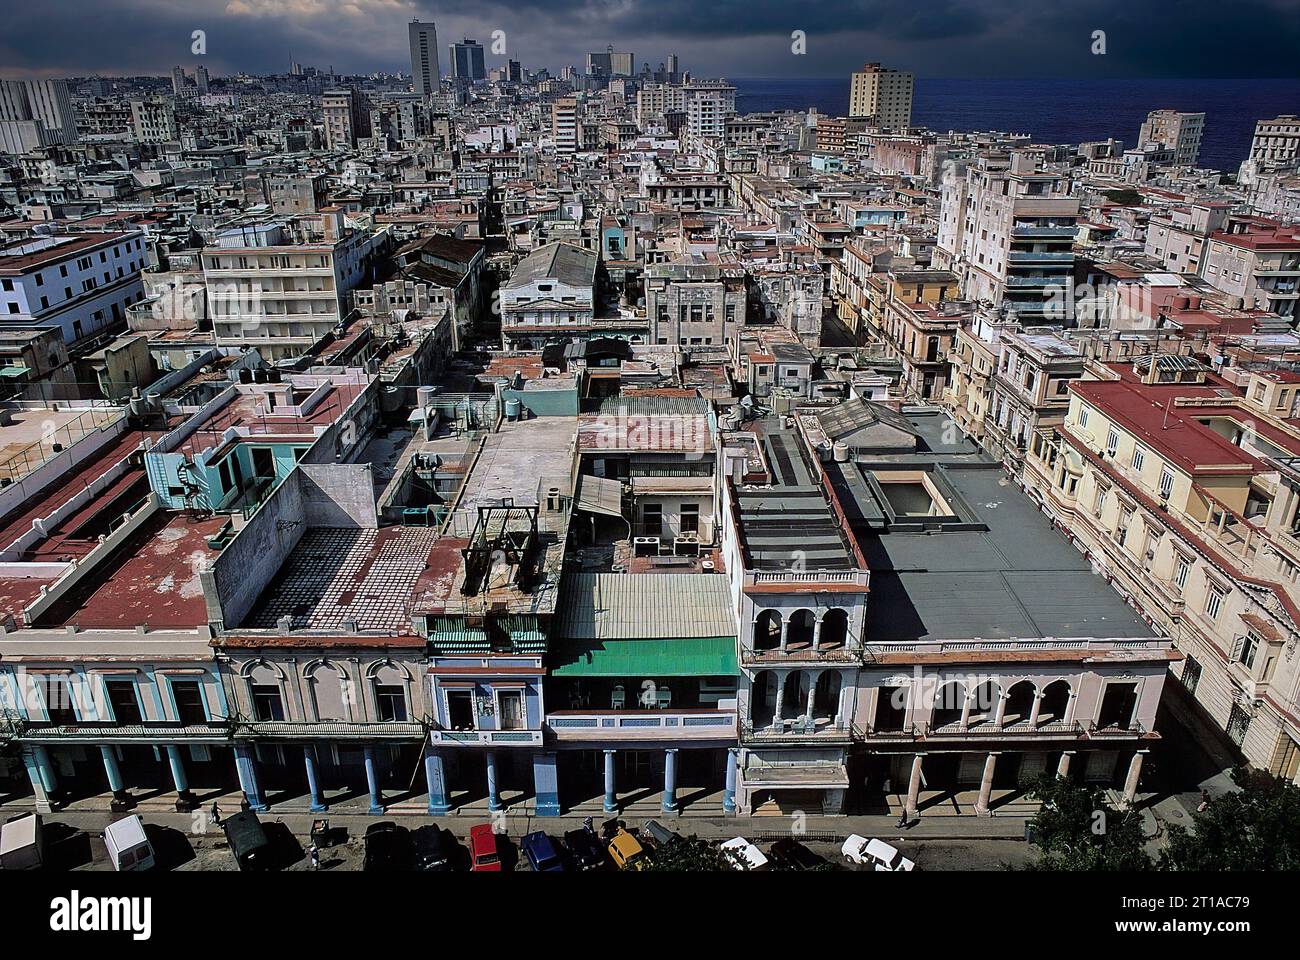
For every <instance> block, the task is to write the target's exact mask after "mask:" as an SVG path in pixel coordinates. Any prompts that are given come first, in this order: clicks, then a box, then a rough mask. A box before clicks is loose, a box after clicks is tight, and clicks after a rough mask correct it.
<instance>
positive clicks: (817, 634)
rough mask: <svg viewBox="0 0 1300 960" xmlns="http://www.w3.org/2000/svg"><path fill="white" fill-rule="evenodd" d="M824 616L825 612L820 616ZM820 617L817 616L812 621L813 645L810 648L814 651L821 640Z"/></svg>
mask: <svg viewBox="0 0 1300 960" xmlns="http://www.w3.org/2000/svg"><path fill="white" fill-rule="evenodd" d="M824 616H825V614H822V617H824ZM822 617H818V618H817V619H816V620H814V621H813V647H812V648H813V650H814V651H816V650H817V648H818V647H820V646H821V642H822Z"/></svg>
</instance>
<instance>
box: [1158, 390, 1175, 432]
mask: <svg viewBox="0 0 1300 960" xmlns="http://www.w3.org/2000/svg"><path fill="white" fill-rule="evenodd" d="M1173 402H1174V398H1173V397H1170V398H1169V399H1168V400H1166V401H1165V418H1164V420H1162V421H1161V422H1160V429H1161V430H1168V429H1169V408H1170V406H1172V405H1173Z"/></svg>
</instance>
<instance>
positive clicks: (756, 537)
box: [736, 420, 857, 571]
mask: <svg viewBox="0 0 1300 960" xmlns="http://www.w3.org/2000/svg"><path fill="white" fill-rule="evenodd" d="M757 426H758V429H757V436H758V440H759V444H760V448H761V450H762V453H763V457H764V459H765V460H766V461H767V466H768V470H769V473H770V474H771V477H772V482H771V484H769V485H767V486H739V487H737V488H736V505H737V509H738V511H739V514H740V536H741V541H742V543H743V544H744V548H745V553H746V556H747V559H748V567H749V569H751V570H758V571H777V570H790V569H793V568H795V567H796V566H797V567H801V568H803V569H807V570H852V569H856V567H857V564H856V563H855V561H854V558H853V556H852V554H851V553H850V552H849V549H848V547H847V546H846V545H845V543H844V539H843V536H842V534H841V526H840V523H839V521H838V519H837V518H836V516H835V514H834V513H833V511H832V510H831V507H830V504H829V503H827V501H826V497H825V495H824V493H823V492H822V488H821V487H820V486H818V484H817V481H816V479H815V478H814V477H813V474H812V471H811V470H810V469H809V466H808V464H807V463H806V462H805V460H804V457H803V454H802V452H801V449H800V446H801V445H800V441H799V438H798V436H797V435H796V434H795V433H794V431H793V430H790V429H787V428H785V427H782V426H781V425H780V421H779V420H765V421H762V422H761V423H760V424H758V425H757Z"/></svg>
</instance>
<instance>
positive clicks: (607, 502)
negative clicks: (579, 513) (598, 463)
mask: <svg viewBox="0 0 1300 960" xmlns="http://www.w3.org/2000/svg"><path fill="white" fill-rule="evenodd" d="M577 507H578V509H579V510H585V511H587V513H600V514H604V515H605V516H607V517H621V516H623V484H622V483H621V482H619V481H618V480H606V479H604V478H603V477H592V476H583V477H581V478H580V479H579V481H578V503H577Z"/></svg>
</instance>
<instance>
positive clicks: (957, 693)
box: [930, 680, 966, 728]
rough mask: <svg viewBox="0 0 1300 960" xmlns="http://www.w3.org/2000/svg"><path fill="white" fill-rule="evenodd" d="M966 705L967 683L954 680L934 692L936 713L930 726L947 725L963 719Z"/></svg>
mask: <svg viewBox="0 0 1300 960" xmlns="http://www.w3.org/2000/svg"><path fill="white" fill-rule="evenodd" d="M965 707H966V684H964V683H962V682H961V681H960V680H952V681H950V682H948V683H945V684H943V685H942V686H941V687H939V688H938V689H937V690H936V691H935V692H934V713H933V716H932V719H931V721H930V726H932V727H934V728H938V727H947V726H951V725H954V724H956V723H959V722H960V721H961V715H962V711H963V710H964V709H965Z"/></svg>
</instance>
